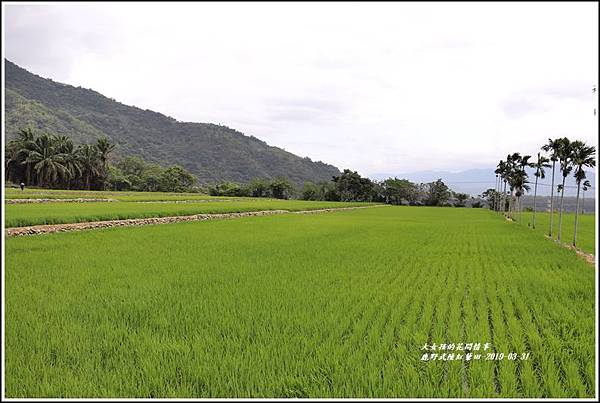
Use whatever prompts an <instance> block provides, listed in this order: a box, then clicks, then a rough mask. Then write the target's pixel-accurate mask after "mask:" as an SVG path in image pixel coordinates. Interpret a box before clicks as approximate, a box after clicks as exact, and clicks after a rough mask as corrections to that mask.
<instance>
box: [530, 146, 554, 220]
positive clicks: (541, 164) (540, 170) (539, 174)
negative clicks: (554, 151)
mask: <svg viewBox="0 0 600 403" xmlns="http://www.w3.org/2000/svg"><path fill="white" fill-rule="evenodd" d="M549 162H550V160H549V159H548V158H546V157H544V156H543V155H541V154H540V153H538V155H537V161H536V162H535V163H534V164H533V167H534V168H535V188H534V191H533V218H532V224H531V226H532V228H533V229H535V207H536V206H535V200H536V198H537V186H538V179H540V178H541V179H544V178H545V177H546V172H545V171H544V168H550V164H549Z"/></svg>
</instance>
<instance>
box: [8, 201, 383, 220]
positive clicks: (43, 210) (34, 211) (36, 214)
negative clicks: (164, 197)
mask: <svg viewBox="0 0 600 403" xmlns="http://www.w3.org/2000/svg"><path fill="white" fill-rule="evenodd" d="M372 204H375V203H372ZM359 205H360V206H366V205H370V203H360V204H359V203H349V202H312V201H303V200H278V199H259V198H255V199H250V198H248V199H237V198H231V199H229V200H218V201H203V202H200V201H198V202H190V203H136V202H114V203H106V202H99V203H52V202H50V203H32V204H7V205H6V206H5V214H6V219H5V226H6V227H22V226H28V225H43V224H65V223H76V222H90V221H103V220H122V219H128V218H149V217H169V216H184V215H193V214H218V213H240V212H246V211H260V210H288V211H300V210H318V209H325V208H339V207H353V206H359Z"/></svg>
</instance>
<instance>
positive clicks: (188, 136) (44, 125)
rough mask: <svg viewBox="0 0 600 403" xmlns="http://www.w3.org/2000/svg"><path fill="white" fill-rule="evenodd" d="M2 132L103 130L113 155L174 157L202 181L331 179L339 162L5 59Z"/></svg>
mask: <svg viewBox="0 0 600 403" xmlns="http://www.w3.org/2000/svg"><path fill="white" fill-rule="evenodd" d="M5 77H6V81H5V82H6V93H5V94H6V95H5V108H6V111H5V112H6V137H7V139H11V138H13V137H14V136H16V134H17V133H18V131H19V129H21V128H25V127H31V128H33V129H37V130H40V131H44V132H49V133H53V134H64V135H67V136H69V137H71V138H72V139H73V140H74V141H76V142H81V143H91V142H94V141H95V140H96V139H97V138H99V137H101V136H107V137H108V138H109V139H110V140H111V141H112V142H114V143H116V144H117V145H118V147H117V150H115V153H116V154H117V156H118V155H137V156H140V157H142V158H143V159H145V160H147V161H150V162H155V163H158V164H161V165H170V164H173V163H178V164H180V165H182V166H183V167H184V168H186V169H188V170H189V171H190V172H192V173H193V174H195V175H196V176H197V177H198V179H199V180H200V181H201V182H204V183H207V182H216V181H223V180H230V181H238V182H247V181H249V180H251V179H252V178H257V177H261V178H273V177H276V176H285V177H287V178H289V179H290V180H291V181H293V182H295V183H298V184H300V183H302V182H304V181H319V180H330V179H331V177H332V176H333V175H338V174H339V173H340V172H339V170H338V169H337V168H336V167H334V166H332V165H328V164H325V163H322V162H314V161H312V160H310V159H309V158H301V157H298V156H296V155H294V154H292V153H289V152H287V151H285V150H282V149H281V148H277V147H272V146H269V145H268V144H267V143H265V142H264V141H261V140H259V139H257V138H255V137H253V136H246V135H244V134H243V133H241V132H239V131H236V130H234V129H231V128H228V127H226V126H220V125H215V124H210V123H190V122H178V121H177V120H175V119H173V118H171V117H169V116H165V115H162V114H160V113H157V112H153V111H150V110H143V109H139V108H136V107H133V106H128V105H123V104H121V103H119V102H117V101H115V100H113V99H110V98H107V97H105V96H103V95H102V94H99V93H97V92H95V91H93V90H90V89H85V88H81V87H73V86H71V85H66V84H61V83H58V82H55V81H53V80H50V79H46V78H42V77H39V76H37V75H35V74H32V73H30V72H28V71H27V70H25V69H23V68H21V67H19V66H17V65H16V64H14V63H12V62H10V61H8V60H5Z"/></svg>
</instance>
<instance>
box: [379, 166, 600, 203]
mask: <svg viewBox="0 0 600 403" xmlns="http://www.w3.org/2000/svg"><path fill="white" fill-rule="evenodd" d="M495 169H496V168H495V167H490V168H477V169H468V170H465V171H461V172H448V171H419V172H412V173H402V174H388V173H380V174H374V175H371V177H372V178H373V179H378V180H380V179H385V178H389V177H394V176H397V177H398V178H400V179H403V178H404V179H408V180H410V181H412V182H431V181H434V180H436V179H438V178H441V179H442V180H443V181H444V183H446V184H447V185H448V187H450V188H451V189H452V190H454V191H457V192H464V193H468V194H470V195H471V196H476V195H478V194H481V193H482V192H484V191H485V190H486V189H489V188H492V189H493V188H494V187H495V183H496V174H494V170H495ZM527 172H528V174H529V181H530V182H532V183H530V186H531V192H529V194H533V182H534V181H535V176H534V175H533V174H534V171H533V170H531V169H527ZM586 172H587V177H588V180H589V181H590V183H591V184H592V186H594V184H595V180H596V175H595V172H594V171H586ZM551 174H552V171H551V169H547V170H546V178H545V179H540V180H539V182H538V194H539V195H542V196H549V195H550V187H551ZM559 180H562V177H561V176H560V174H559V172H558V167H557V168H556V172H555V186H556V185H558V183H559V182H558V181H559ZM565 185H566V190H565V196H566V195H569V196H574V195H575V194H576V191H577V189H576V188H575V187H576V186H577V184H576V183H575V179H574V178H573V175H572V174H571V175H569V176H568V177H567V180H566V182H565ZM594 191H595V189H591V190H590V191H589V192H588V195H589V196H591V197H593V196H592V195H593V194H594ZM554 193H555V194H556V189H555V192H554ZM586 197H587V196H586Z"/></svg>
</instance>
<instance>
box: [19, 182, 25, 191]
mask: <svg viewBox="0 0 600 403" xmlns="http://www.w3.org/2000/svg"><path fill="white" fill-rule="evenodd" d="M20 186H21V191H23V190H24V189H25V184H24V183H23V182H21V184H20Z"/></svg>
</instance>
